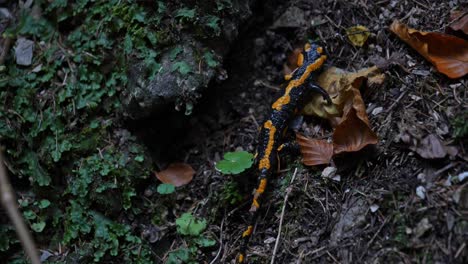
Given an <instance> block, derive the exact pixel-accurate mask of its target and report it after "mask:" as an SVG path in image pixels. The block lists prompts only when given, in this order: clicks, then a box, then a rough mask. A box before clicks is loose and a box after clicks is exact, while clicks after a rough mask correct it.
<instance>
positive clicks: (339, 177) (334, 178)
mask: <svg viewBox="0 0 468 264" xmlns="http://www.w3.org/2000/svg"><path fill="white" fill-rule="evenodd" d="M332 180H334V181H336V182H340V181H341V176H340V175H335V176H334V177H333V178H332Z"/></svg>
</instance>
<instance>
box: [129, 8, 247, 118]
mask: <svg viewBox="0 0 468 264" xmlns="http://www.w3.org/2000/svg"><path fill="white" fill-rule="evenodd" d="M254 2H255V0H248V1H245V0H238V1H232V9H233V10H235V11H236V12H235V14H236V15H233V16H230V17H227V18H224V19H223V21H222V23H221V24H222V25H223V26H222V29H221V36H220V37H219V38H217V39H216V40H214V39H205V40H203V42H202V41H198V40H195V39H194V37H193V36H192V34H191V33H188V32H187V33H184V34H185V35H183V36H181V39H182V40H181V41H179V44H176V45H174V46H173V47H171V48H169V49H168V50H167V51H166V52H165V53H163V55H162V56H161V57H160V59H159V60H158V62H159V63H160V64H161V69H160V70H159V71H158V72H157V73H156V75H155V76H154V77H153V78H152V79H150V78H149V77H150V76H149V74H147V73H148V72H150V69H148V68H147V67H146V66H145V65H144V63H143V62H140V61H135V62H133V63H132V64H131V65H130V67H129V84H128V85H127V87H125V88H124V90H123V91H122V93H121V102H122V106H123V109H124V114H125V115H126V116H128V117H130V118H132V119H142V118H145V117H148V116H150V115H152V114H154V113H157V112H161V111H162V110H164V109H168V108H170V107H174V106H175V108H176V109H178V110H179V109H180V110H183V109H184V108H185V112H186V114H189V113H190V111H191V109H192V107H193V106H194V105H195V103H196V102H197V100H198V99H199V97H200V96H201V92H202V91H203V89H205V88H206V87H207V86H208V83H209V82H210V81H211V79H213V77H215V76H216V73H217V68H213V67H209V66H208V65H206V63H205V60H204V59H203V55H204V53H205V52H207V51H210V52H211V51H212V50H215V57H218V58H222V57H223V56H224V55H226V54H227V52H228V51H229V50H228V47H229V46H230V44H231V43H232V42H233V41H234V40H235V39H236V38H237V36H238V34H239V29H238V28H239V25H241V24H242V23H243V22H244V21H246V20H247V19H248V18H250V16H251V15H252V11H251V7H252V5H253V4H254ZM174 49H180V50H181V52H179V53H178V55H177V56H176V57H175V58H174V52H173V51H174ZM181 63H182V64H183V66H184V67H179V66H180V65H181ZM185 66H188V69H187V67H185ZM185 70H188V72H184V71H185ZM220 72H223V71H220Z"/></svg>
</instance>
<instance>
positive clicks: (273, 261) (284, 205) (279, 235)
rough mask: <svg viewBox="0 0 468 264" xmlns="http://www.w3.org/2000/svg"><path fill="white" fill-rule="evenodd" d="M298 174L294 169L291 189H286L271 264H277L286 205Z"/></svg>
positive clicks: (290, 184)
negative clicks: (276, 257)
mask: <svg viewBox="0 0 468 264" xmlns="http://www.w3.org/2000/svg"><path fill="white" fill-rule="evenodd" d="M296 174H297V168H295V169H294V174H293V176H292V179H291V182H290V183H289V187H288V188H287V189H286V195H285V196H284V203H283V209H281V217H280V224H279V227H278V236H277V237H276V242H275V248H274V249H273V256H272V257H271V262H270V264H274V263H275V255H276V251H277V250H278V245H279V241H280V237H281V228H282V227H283V219H284V212H285V211H286V204H287V202H288V198H289V194H290V193H291V190H292V183H293V182H294V179H296Z"/></svg>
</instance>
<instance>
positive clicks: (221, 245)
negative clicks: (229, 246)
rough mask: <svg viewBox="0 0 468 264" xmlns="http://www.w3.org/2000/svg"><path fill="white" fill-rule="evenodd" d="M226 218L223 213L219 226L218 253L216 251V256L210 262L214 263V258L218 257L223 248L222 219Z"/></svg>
mask: <svg viewBox="0 0 468 264" xmlns="http://www.w3.org/2000/svg"><path fill="white" fill-rule="evenodd" d="M225 219H226V214H224V217H223V220H222V221H221V227H220V228H219V229H220V230H219V250H218V253H216V256H215V257H214V259H213V260H212V261H211V262H210V264H214V263H216V260H217V259H218V258H219V255H220V254H221V251H222V249H223V227H224V220H225Z"/></svg>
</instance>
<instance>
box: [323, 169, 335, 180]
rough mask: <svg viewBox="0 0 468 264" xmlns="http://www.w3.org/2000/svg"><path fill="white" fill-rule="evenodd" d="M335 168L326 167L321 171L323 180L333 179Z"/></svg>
mask: <svg viewBox="0 0 468 264" xmlns="http://www.w3.org/2000/svg"><path fill="white" fill-rule="evenodd" d="M336 170H337V169H336V167H331V166H330V167H326V168H325V169H323V171H322V177H323V178H333V177H334V176H335V174H336Z"/></svg>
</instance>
